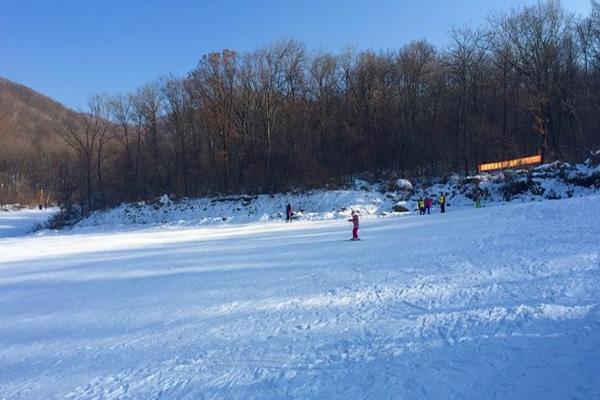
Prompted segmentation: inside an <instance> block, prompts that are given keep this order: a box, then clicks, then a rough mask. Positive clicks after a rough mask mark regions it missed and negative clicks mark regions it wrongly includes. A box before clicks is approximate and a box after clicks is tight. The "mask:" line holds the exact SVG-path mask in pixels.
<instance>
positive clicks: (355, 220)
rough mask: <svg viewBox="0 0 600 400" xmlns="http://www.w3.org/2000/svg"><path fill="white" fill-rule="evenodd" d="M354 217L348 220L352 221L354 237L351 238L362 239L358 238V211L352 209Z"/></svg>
mask: <svg viewBox="0 0 600 400" xmlns="http://www.w3.org/2000/svg"><path fill="white" fill-rule="evenodd" d="M351 215H352V218H350V219H349V220H348V222H352V226H353V229H352V239H351V240H360V239H359V238H358V213H357V212H355V211H354V210H352V214H351Z"/></svg>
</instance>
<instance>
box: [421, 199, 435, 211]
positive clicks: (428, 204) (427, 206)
mask: <svg viewBox="0 0 600 400" xmlns="http://www.w3.org/2000/svg"><path fill="white" fill-rule="evenodd" d="M432 205H433V200H432V199H431V197H429V196H427V197H425V210H427V215H430V214H431V206H432ZM423 214H425V212H423Z"/></svg>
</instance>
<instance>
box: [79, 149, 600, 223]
mask: <svg viewBox="0 0 600 400" xmlns="http://www.w3.org/2000/svg"><path fill="white" fill-rule="evenodd" d="M599 191H600V151H599V152H596V153H593V154H591V155H590V157H589V158H588V159H587V160H586V161H585V162H583V163H581V164H575V165H571V164H568V163H562V162H555V163H552V164H545V165H542V166H539V167H537V168H536V169H534V170H533V171H526V170H521V171H504V172H498V173H493V174H484V175H477V176H469V177H464V178H461V177H459V176H456V175H454V176H449V177H447V178H446V179H444V180H441V179H426V180H421V181H418V182H414V185H413V184H411V182H409V181H407V180H404V179H398V180H396V181H393V182H379V183H375V184H369V183H367V182H365V181H361V180H355V181H353V184H352V185H351V187H349V188H347V189H346V190H312V191H306V192H297V193H277V194H273V195H259V196H248V195H240V196H230V197H216V198H200V199H184V200H182V201H177V202H172V201H170V200H169V198H168V196H166V195H165V196H163V197H162V198H161V199H160V200H159V201H155V202H154V203H143V202H142V203H139V204H123V205H121V206H118V207H115V208H112V209H109V210H105V211H98V212H95V213H93V214H92V215H90V216H89V217H87V218H85V219H84V220H82V221H80V222H79V223H78V224H77V225H78V226H79V227H81V226H100V225H102V226H105V227H106V228H108V229H111V228H112V227H113V226H115V225H164V224H170V225H174V226H186V225H187V226H195V225H206V224H212V225H214V224H220V225H223V224H245V223H253V222H267V221H281V220H282V219H284V214H285V212H284V210H285V207H286V205H287V204H288V202H290V203H291V204H292V207H293V208H294V211H295V212H296V218H297V219H299V220H305V221H307V220H310V221H316V220H331V219H346V218H347V217H348V216H349V215H350V212H351V210H357V211H359V212H360V214H361V215H362V216H363V217H371V216H390V215H391V216H393V215H399V214H401V213H402V212H404V211H414V210H416V208H417V207H416V203H417V200H418V199H419V198H421V197H424V196H431V197H433V198H436V197H437V196H438V195H439V194H441V193H446V194H447V203H448V207H449V208H450V209H458V208H464V207H473V205H474V198H475V194H478V195H479V196H480V198H481V201H482V203H483V205H484V206H486V207H489V206H495V205H499V204H503V203H505V202H507V201H514V202H528V201H540V200H548V199H561V198H570V197H580V196H587V195H590V194H594V193H598V192H599ZM436 206H437V205H436Z"/></svg>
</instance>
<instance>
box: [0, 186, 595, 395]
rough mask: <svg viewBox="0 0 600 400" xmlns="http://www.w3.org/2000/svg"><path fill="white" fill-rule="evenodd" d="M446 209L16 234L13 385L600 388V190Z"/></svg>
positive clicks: (6, 265) (46, 391)
mask: <svg viewBox="0 0 600 400" xmlns="http://www.w3.org/2000/svg"><path fill="white" fill-rule="evenodd" d="M435 211H436V213H435V214H434V215H429V216H418V215H405V216H400V217H391V218H371V219H365V220H363V221H362V223H361V231H360V235H361V238H362V239H363V240H361V241H360V242H351V241H348V240H347V239H348V238H349V237H350V229H351V228H350V224H349V223H348V222H346V221H345V220H341V219H334V220H328V221H296V222H293V223H291V224H285V223H283V222H269V223H266V222H255V223H252V224H247V225H239V224H238V225H232V224H208V225H202V224H199V225H198V224H197V225H183V226H177V225H172V224H170V225H152V226H146V227H144V226H137V227H136V226H133V227H132V226H127V227H114V226H112V227H111V226H110V225H103V226H87V227H78V228H75V229H71V230H69V231H63V232H50V231H42V232H38V233H35V234H30V235H26V236H20V237H15V236H16V234H12V235H5V236H12V237H6V238H3V239H0V310H1V311H0V344H1V346H0V398H1V399H72V400H74V399H205V398H206V399H213V398H218V399H284V398H296V399H363V398H372V399H388V398H397V399H544V400H547V399H598V398H600V308H599V303H600V290H598V288H599V287H600V225H599V223H598V221H600V196H597V195H594V196H585V197H577V198H571V199H563V200H555V201H544V202H535V203H519V204H509V205H505V206H498V207H485V208H482V209H473V208H464V209H455V210H451V212H449V213H446V214H444V215H441V214H439V213H438V211H437V210H435ZM12 215H13V214H12V213H0V225H8V224H11V223H12V222H7V221H10V219H11V218H12ZM23 215H25V216H27V215H28V214H23ZM31 216H32V217H33V216H34V214H31Z"/></svg>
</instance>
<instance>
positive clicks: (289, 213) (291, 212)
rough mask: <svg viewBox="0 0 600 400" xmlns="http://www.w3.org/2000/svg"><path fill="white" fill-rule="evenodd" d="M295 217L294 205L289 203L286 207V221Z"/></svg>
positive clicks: (290, 220)
mask: <svg viewBox="0 0 600 400" xmlns="http://www.w3.org/2000/svg"><path fill="white" fill-rule="evenodd" d="M293 217H294V210H292V205H291V204H290V203H288V205H287V207H286V208H285V222H286V223H287V222H292V218H293Z"/></svg>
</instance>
